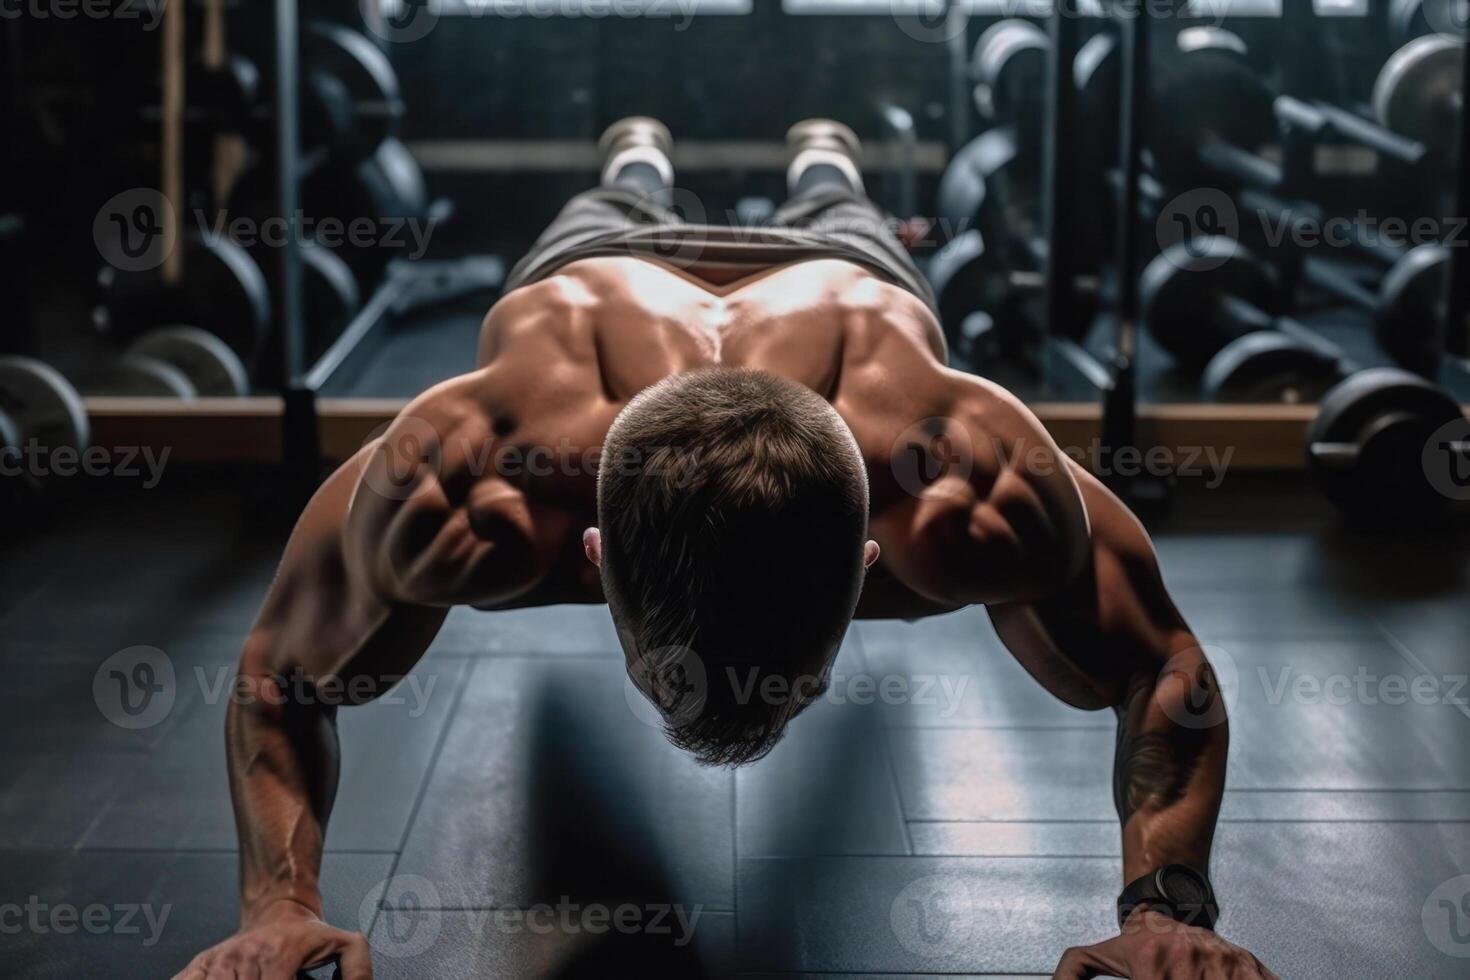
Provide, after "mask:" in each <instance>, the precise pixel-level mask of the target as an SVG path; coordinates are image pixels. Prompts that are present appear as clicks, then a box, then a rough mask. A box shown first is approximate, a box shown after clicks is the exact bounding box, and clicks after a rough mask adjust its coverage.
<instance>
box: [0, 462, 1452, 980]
mask: <svg viewBox="0 0 1470 980" xmlns="http://www.w3.org/2000/svg"><path fill="white" fill-rule="evenodd" d="M79 513H80V514H81V515H83V516H81V517H80V518H79V519H77V520H76V521H74V522H72V523H71V524H69V525H58V526H57V527H56V529H55V530H54V531H53V532H52V533H50V534H47V535H45V536H41V535H38V534H31V535H29V536H27V537H25V538H22V539H20V540H19V541H14V542H11V543H10V544H9V545H8V546H7V547H6V550H5V553H4V559H3V561H0V637H3V638H4V639H3V646H0V668H3V669H4V671H5V674H4V676H5V679H6V683H5V684H4V685H3V686H0V745H3V751H0V914H3V913H4V911H5V909H6V908H9V907H12V906H14V907H19V908H20V909H22V911H24V910H25V909H26V907H27V904H28V903H29V904H30V905H32V906H35V907H37V908H44V909H45V911H44V913H38V914H39V915H40V916H41V918H39V919H37V920H35V921H34V922H32V921H31V920H29V919H28V920H27V925H26V926H25V927H24V928H23V929H22V931H21V932H20V933H18V934H6V935H4V937H3V938H0V963H3V964H4V965H3V966H0V974H3V975H5V976H18V977H46V978H49V977H57V978H60V977H67V978H70V977H77V976H107V977H109V978H120V980H127V978H132V977H138V978H144V977H146V978H158V977H166V976H169V975H170V974H171V972H172V971H173V970H174V969H177V968H178V967H179V966H180V965H182V964H183V963H184V962H185V961H187V959H188V958H189V956H190V955H191V954H192V953H193V952H194V951H196V950H197V949H198V948H199V947H201V946H203V945H205V944H207V943H210V942H212V941H215V940H218V939H220V938H222V937H224V936H226V935H228V934H229V932H230V930H231V929H232V928H233V923H234V920H235V915H236V910H235V897H234V890H235V874H236V870H235V855H234V835H233V827H232V824H231V817H230V808H229V799H228V790H227V787H226V784H225V779H224V773H223V767H222V758H221V756H222V743H223V731H222V719H223V712H224V706H225V698H224V693H223V692H224V691H225V690H226V688H225V687H224V686H223V685H226V684H227V683H228V679H229V669H230V665H231V663H232V662H233V660H234V658H235V656H236V655H237V653H238V648H239V644H240V640H241V638H242V636H243V633H244V631H245V629H247V628H248V625H249V622H250V619H251V617H252V616H253V614H254V608H255V605H256V603H257V602H258V600H259V597H260V595H261V592H262V590H263V589H264V587H265V585H266V583H267V582H268V581H269V579H270V576H271V574H272V570H273V566H274V561H275V556H276V554H277V553H278V551H279V548H280V544H281V541H282V540H283V534H284V532H283V531H282V530H281V529H280V528H279V527H277V526H276V525H264V526H263V525H262V524H260V523H259V522H258V521H256V520H253V519H247V518H246V517H244V516H242V514H244V513H245V509H244V508H242V506H241V504H240V500H239V499H238V498H237V497H236V496H234V495H233V494H231V493H228V492H225V491H223V490H220V489H219V488H209V487H205V488H203V489H199V488H191V489H190V490H189V491H188V492H187V493H185V492H176V491H173V490H161V491H157V492H154V493H151V494H141V493H140V494H125V495H121V496H119V497H118V498H117V499H114V500H109V501H105V502H102V503H99V504H97V505H95V506H88V507H86V508H82V509H80V510H79ZM1156 523H1157V524H1158V526H1157V528H1156V533H1157V537H1158V545H1159V552H1160V556H1161V559H1162V561H1163V563H1164V567H1165V571H1166V575H1167V577H1168V578H1169V580H1170V582H1171V583H1172V584H1173V586H1174V588H1175V591H1176V593H1177V596H1178V599H1179V604H1180V606H1181V608H1182V609H1183V610H1184V611H1185V612H1186V614H1187V615H1188V616H1189V618H1190V619H1191V621H1192V622H1193V623H1194V624H1195V625H1196V628H1197V630H1198V631H1199V633H1200V635H1201V637H1202V639H1203V640H1204V641H1205V642H1206V643H1208V644H1209V648H1210V650H1211V651H1212V653H1213V655H1214V658H1215V660H1216V662H1217V664H1219V665H1222V666H1221V674H1222V677H1224V678H1225V679H1226V680H1227V688H1228V690H1229V692H1230V697H1231V699H1232V702H1233V708H1234V711H1233V722H1232V732H1233V749H1232V755H1231V765H1230V773H1229V788H1228V791H1227V794H1226V798H1225V802H1224V806H1223V809H1222V822H1221V826H1220V831H1219V834H1218V837H1217V845H1216V852H1215V858H1214V874H1215V876H1216V878H1217V882H1218V885H1219V889H1220V891H1221V893H1222V898H1223V900H1224V904H1225V908H1226V912H1225V918H1224V920H1223V922H1222V930H1223V931H1224V932H1225V934H1226V935H1228V936H1229V937H1231V938H1233V939H1235V940H1236V941H1238V942H1240V943H1242V944H1244V945H1246V946H1248V947H1249V948H1251V949H1252V950H1254V951H1255V952H1257V953H1258V954H1260V955H1261V957H1262V958H1263V959H1264V960H1265V961H1266V962H1267V963H1268V964H1270V965H1272V966H1273V967H1274V968H1275V969H1276V970H1277V972H1279V973H1280V974H1281V975H1282V976H1283V977H1286V978H1289V980H1297V978H1322V980H1328V978H1333V980H1335V978H1339V977H1353V978H1382V977H1391V976H1404V977H1414V978H1416V980H1430V978H1450V977H1458V976H1463V975H1464V965H1465V963H1466V962H1467V960H1465V959H1462V958H1458V957H1456V956H1451V955H1449V954H1450V953H1458V954H1460V955H1461V956H1463V955H1465V954H1470V942H1458V943H1457V942H1456V937H1457V936H1459V935H1464V930H1465V928H1466V927H1467V926H1470V916H1466V915H1464V914H1463V910H1464V909H1465V908H1466V907H1467V906H1465V905H1463V904H1459V903H1461V900H1462V897H1463V895H1464V894H1465V892H1466V891H1467V890H1470V884H1467V883H1470V878H1466V879H1461V878H1460V876H1462V875H1467V874H1470V761H1467V755H1466V753H1465V751H1464V746H1465V745H1466V742H1467V738H1466V736H1467V735H1470V705H1467V702H1470V689H1467V688H1466V687H1465V686H1462V685H1463V681H1461V680H1458V679H1457V678H1458V677H1459V676H1460V675H1463V674H1465V673H1466V672H1467V669H1470V666H1467V665H1470V651H1467V647H1466V640H1465V638H1466V637H1467V636H1470V604H1467V603H1466V602H1465V601H1464V600H1465V598H1466V595H1467V592H1470V558H1467V555H1470V549H1467V548H1465V547H1464V540H1463V539H1459V538H1451V539H1445V538H1436V539H1433V540H1418V541H1413V540H1398V539H1393V538H1387V537H1382V536H1377V537H1360V536H1355V535H1351V534H1347V533H1344V532H1340V531H1335V530H1332V529H1331V527H1330V525H1329V524H1328V523H1327V522H1326V521H1325V519H1324V517H1323V513H1322V509H1321V507H1320V506H1319V505H1318V504H1317V503H1316V502H1315V500H1314V499H1313V498H1310V497H1304V496H1302V495H1299V494H1295V493H1290V492H1285V493H1282V492H1279V491H1277V490H1271V491H1270V492H1263V491H1261V490H1260V489H1259V488H1258V489H1255V490H1252V491H1250V492H1239V493H1231V492H1218V493H1215V494H1199V495H1197V496H1194V497H1192V498H1187V499H1184V500H1182V501H1181V502H1180V505H1179V508H1178V510H1177V512H1176V514H1175V515H1174V516H1173V517H1171V518H1170V519H1168V520H1167V521H1163V522H1156ZM139 646H144V647H153V648H156V650H157V651H158V652H159V653H158V656H160V657H163V658H165V661H166V663H167V665H168V667H169V669H171V670H172V672H173V683H172V685H171V687H170V694H171V697H172V702H171V705H170V706H169V709H168V710H167V711H165V712H161V713H160V714H159V717H157V718H152V719H150V721H151V722H152V723H151V724H148V725H146V726H145V727H128V724H127V723H126V720H124V724H117V723H115V721H117V718H116V717H115V714H114V713H112V712H108V713H104V711H103V710H101V709H100V708H99V704H106V703H108V701H107V698H106V685H107V683H108V679H107V672H106V671H105V670H99V668H101V666H102V665H103V663H104V661H108V659H109V658H110V657H113V656H114V655H116V654H118V653H119V651H123V650H128V649H131V648H134V647H139ZM99 675H100V677H101V679H100V680H99ZM94 683H95V684H101V685H102V688H101V690H102V692H103V693H102V695H101V700H100V701H99V695H98V694H97V693H96V690H94ZM1400 684H1402V685H1404V689H1403V690H1401V689H1400V688H1399V687H1398V685H1400ZM394 693H395V695H396V696H395V697H393V698H392V699H391V700H388V701H385V702H383V703H378V704H375V705H373V706H371V707H368V708H362V709H352V710H348V711H344V712H342V717H341V728H342V741H343V749H344V771H343V780H342V789H341V793H340V796H339V799H338V804H337V813H336V817H335V818H334V821H333V824H332V827H331V831H330V834H329V836H328V851H329V855H328V859H327V865H326V872H325V881H326V887H327V907H328V914H329V917H330V918H331V919H332V921H334V922H336V923H337V924H339V925H342V926H344V927H347V928H352V929H361V930H367V931H369V932H370V934H371V938H372V941H373V944H374V947H375V949H376V950H377V953H376V966H377V975H378V976H380V977H387V978H400V977H402V978H408V977H413V978H427V977H433V978H471V977H476V978H478V977H516V978H522V977H526V978H534V977H553V976H555V977H571V976H599V977H604V976H615V975H616V976H622V975H628V976H634V975H654V974H655V973H658V972H660V971H662V972H663V973H665V974H675V975H681V976H689V977H695V976H700V975H718V974H722V973H727V972H739V973H742V974H743V975H748V976H783V977H799V976H814V977H815V976H823V977H830V976H833V975H842V974H855V975H858V974H860V975H863V976H866V977H869V978H874V977H880V978H881V977H888V978H898V977H906V978H909V980H917V978H921V977H926V976H931V977H937V976H941V975H942V976H947V977H948V976H981V975H983V976H986V977H990V978H992V980H993V978H996V977H1005V976H1013V977H1018V976H1045V975H1049V974H1050V972H1051V970H1052V968H1053V967H1054V966H1055V961H1056V958H1057V956H1058V955H1059V954H1060V952H1061V950H1062V949H1063V948H1064V947H1066V946H1068V945H1074V944H1078V943H1084V942H1089V941H1094V940H1097V939H1101V938H1104V937H1105V936H1106V935H1107V934H1108V932H1109V930H1110V928H1111V921H1112V920H1111V911H1110V910H1111V903H1112V899H1113V897H1114V895H1115V893H1116V891H1117V888H1118V886H1119V870H1118V853H1119V841H1118V829H1117V825H1116V821H1115V819H1114V817H1113V813H1112V804H1111V794H1110V790H1109V785H1110V784H1109V773H1110V766H1111V755H1112V748H1113V746H1112V742H1113V735H1112V719H1111V717H1110V716H1109V715H1107V714H1105V713H1088V712H1082V711H1077V710H1075V709H1072V708H1069V707H1067V706H1065V705H1062V704H1060V703H1059V702H1056V701H1054V700H1053V699H1051V698H1050V697H1049V696H1048V695H1046V694H1045V693H1044V692H1043V691H1041V690H1040V688H1038V687H1037V686H1036V685H1035V684H1034V682H1032V681H1031V680H1030V678H1029V677H1028V676H1027V675H1026V674H1025V672H1024V671H1023V670H1021V669H1020V668H1019V667H1018V666H1017V665H1016V664H1015V663H1014V662H1013V661H1012V660H1011V659H1010V657H1009V656H1008V655H1007V654H1006V653H1005V651H1004V650H1003V649H1002V648H1001V647H1000V645H999V643H998V641H997V640H996V637H995V635H994V632H993V630H992V629H991V628H990V626H989V623H988V620H987V619H986V617H985V615H984V613H983V612H982V611H978V610H971V611H963V612H959V613H955V614H952V615H949V616H944V617H939V618H936V619H933V620H929V621H925V622H922V623H918V624H905V623H889V622H884V623H862V624H859V625H858V626H857V627H856V628H855V629H854V630H853V631H852V632H851V634H850V636H849V639H848V642H847V644H846V646H845V647H844V650H843V653H842V656H841V657H840V658H839V661H838V664H837V668H836V671H835V672H834V677H833V684H832V687H831V690H830V691H829V694H828V696H827V698H826V701H825V702H824V703H822V704H819V705H818V706H816V707H815V708H813V709H812V710H811V711H810V712H808V714H807V715H806V716H804V717H803V718H802V719H801V720H800V721H799V722H798V723H797V724H796V725H795V726H794V727H793V730H792V732H791V734H790V736H789V737H788V738H787V740H786V741H785V742H784V743H783V744H782V745H780V746H779V747H778V748H777V750H776V751H775V752H774V753H773V754H772V755H771V756H770V757H769V758H768V759H767V760H765V761H764V762H763V763H762V764H761V765H758V766H756V767H753V768H750V769H745V770H742V771H740V772H739V773H735V774H732V773H728V772H724V771H719V770H708V769H700V768H699V767H697V766H694V765H693V764H692V763H690V762H689V761H688V760H687V759H686V758H685V757H683V756H682V755H680V754H679V753H678V752H676V751H675V750H673V749H672V748H671V747H669V746H668V745H667V744H666V743H665V742H664V740H663V739H662V737H661V735H660V733H659V732H658V730H657V729H656V728H654V727H651V726H649V725H648V724H646V723H645V719H644V718H643V717H642V716H641V715H640V714H639V713H638V712H636V711H634V710H630V707H629V704H630V702H629V701H628V699H627V695H628V691H627V686H626V682H625V679H624V677H623V674H622V670H621V661H620V657H619V654H618V652H617V649H616V639H615V637H614V635H613V632H612V629H611V624H610V622H609V620H608V618H607V615H606V612H605V610H603V609H600V608H596V607H560V608H555V609H549V610H531V611H526V612H520V613H513V614H500V615H485V614H475V613H471V612H467V611H456V612H455V613H453V614H452V615H451V616H450V619H449V621H448V623H447V624H446V626H445V629H444V631H443V632H442V634H441V636H440V638H439V640H438V641H437V643H436V644H435V646H434V648H433V650H432V651H431V653H430V656H429V657H428V658H427V659H426V660H425V662H424V663H423V664H422V665H421V666H420V668H419V669H418V670H417V671H415V673H414V674H413V675H411V677H410V679H409V681H407V682H405V683H404V685H403V686H401V687H400V688H398V689H397V690H396V691H395V692H394ZM634 703H635V704H636V703H637V702H636V701H635V702H634ZM1457 889H1458V890H1457ZM32 896H34V901H32ZM55 909H63V910H64V909H76V910H77V913H78V915H92V916H94V917H95V920H94V922H93V925H94V928H90V929H89V928H85V927H81V926H79V927H77V928H75V929H73V930H72V931H63V930H64V929H65V927H66V924H67V922H66V920H65V918H64V915H65V913H64V912H63V918H62V919H61V920H53V919H52V918H51V917H50V916H51V913H52V911H53V910H55ZM89 909H90V910H91V911H89ZM620 910H621V911H620ZM934 910H940V911H944V910H948V911H949V912H950V913H961V912H962V913H963V914H951V915H950V916H949V917H948V918H947V919H946V918H940V919H936V920H933V921H920V919H919V916H920V915H922V914H924V913H925V912H932V911H934ZM25 914H26V915H29V914H30V913H29V912H26V913H25ZM614 915H623V916H625V917H626V918H625V919H624V920H622V921H623V922H625V923H630V924H631V925H630V926H629V927H627V928H619V927H617V925H616V924H615V923H614V922H612V917H613V916H614ZM1451 915H1454V916H1458V918H1457V919H1455V920H1453V921H1452V920H1451V919H1450V918H1449V917H1450V916H1451ZM124 916H129V918H128V920H127V923H126V925H125V924H124V922H123V921H122V920H123V917H124ZM150 916H151V918H150ZM655 917H657V921H658V922H660V923H662V925H661V926H659V927H655V926H654V922H655ZM5 921H7V920H5V919H3V918H0V924H3V923H4V922H5ZM1452 925H1453V926H1457V927H1458V928H1459V929H1460V930H1461V932H1459V933H1456V932H1454V931H1452V930H1451V926H1452ZM58 926H59V927H58Z"/></svg>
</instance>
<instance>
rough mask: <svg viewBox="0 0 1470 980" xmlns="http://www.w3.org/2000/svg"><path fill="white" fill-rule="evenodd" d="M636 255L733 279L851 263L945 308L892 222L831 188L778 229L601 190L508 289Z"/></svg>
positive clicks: (580, 204) (795, 205)
mask: <svg viewBox="0 0 1470 980" xmlns="http://www.w3.org/2000/svg"><path fill="white" fill-rule="evenodd" d="M606 256H634V257H638V258H647V259H655V260H659V261H663V262H668V263H670V264H673V265H675V266H678V267H687V268H691V269H693V270H695V271H696V272H698V273H699V274H700V275H702V276H706V277H709V278H718V279H719V280H721V281H730V280H733V279H736V278H739V277H740V276H741V275H749V274H751V273H753V272H758V271H760V270H763V269H769V268H772V267H773V266H777V265H783V264H785V263H789V262H800V261H809V260H813V259H843V260H845V261H848V262H852V263H855V264H857V265H860V266H863V267H865V268H867V269H871V270H872V271H873V272H875V273H877V274H878V275H880V276H882V277H883V278H884V279H887V280H888V281H889V282H891V283H893V284H894V285H897V286H900V287H902V288H904V289H906V290H908V291H909V292H911V293H913V294H914V295H915V296H917V297H919V298H920V299H921V300H923V301H924V302H925V303H927V304H928V305H929V308H930V309H937V306H936V302H935V298H934V293H933V291H932V290H931V289H930V288H929V282H928V280H926V279H925V278H924V275H923V273H921V272H920V271H919V268H918V266H917V265H915V264H914V260H913V258H912V257H910V256H909V254H908V251H907V250H906V249H905V248H904V247H903V244H902V243H901V242H900V241H899V240H898V237H897V236H896V235H895V234H894V232H893V227H892V220H891V219H890V218H889V217H888V216H887V215H885V214H884V213H883V212H882V211H881V210H879V208H878V207H877V205H875V204H873V202H872V201H870V200H868V199H867V198H866V197H864V196H862V195H861V194H858V193H855V192H853V191H850V190H846V189H843V188H836V187H823V188H820V189H818V190H814V191H811V192H809V193H806V194H803V195H801V196H799V197H796V198H793V199H792V200H790V201H787V202H786V203H785V204H783V205H782V206H781V207H780V209H778V210H777V211H776V213H775V215H774V216H773V217H772V220H771V222H770V223H769V224H764V225H758V226H753V227H737V226H728V225H705V224H690V223H687V222H685V221H684V220H682V219H681V218H680V217H679V215H678V214H677V213H675V212H674V211H673V210H671V209H670V208H668V207H666V206H665V205H663V204H661V203H659V202H657V201H655V200H654V199H653V198H651V197H649V196H648V195H646V194H640V193H638V192H636V191H633V190H630V189H628V188H626V187H596V188H593V189H592V190H589V191H583V192H582V193H581V194H578V195H577V196H576V197H574V198H572V199H571V200H570V201H568V202H567V205H566V207H564V208H562V210H561V213H560V214H558V215H557V216H556V218H555V220H553V221H552V223H551V225H550V226H549V227H548V228H547V229H546V231H544V232H543V233H542V234H541V237H540V238H538V239H537V240H536V244H534V245H532V246H531V249H530V251H529V252H527V253H526V255H525V257H524V258H522V259H521V261H520V262H518V263H516V266H515V268H514V269H512V270H511V273H510V277H509V278H508V279H507V280H506V285H505V289H506V291H507V292H509V291H510V290H512V289H516V288H518V287H520V286H525V285H527V284H529V283H533V282H537V281H539V280H541V279H544V278H546V277H547V276H550V275H552V274H553V273H555V272H556V270H558V269H560V268H561V267H562V266H565V265H567V264H568V263H571V262H576V261H578V260H579V259H587V258H595V257H606Z"/></svg>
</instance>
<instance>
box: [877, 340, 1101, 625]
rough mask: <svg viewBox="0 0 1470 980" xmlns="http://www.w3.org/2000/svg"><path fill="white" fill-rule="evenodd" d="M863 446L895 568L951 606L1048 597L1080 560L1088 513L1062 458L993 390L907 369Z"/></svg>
mask: <svg viewBox="0 0 1470 980" xmlns="http://www.w3.org/2000/svg"><path fill="white" fill-rule="evenodd" d="M900 389H901V390H905V391H906V394H904V395H903V396H902V399H901V403H900V405H899V406H897V407H896V408H895V414H894V415H893V416H892V418H890V419H888V420H887V422H886V424H885V425H884V426H883V427H882V428H883V429H885V430H886V432H885V435H886V437H887V438H888V440H889V441H888V444H887V447H886V450H882V449H881V446H880V447H879V448H880V452H873V451H872V450H869V451H868V452H869V461H870V467H871V472H872V475H873V484H874V494H873V496H874V508H875V513H874V525H875V528H877V529H878V532H879V533H881V534H882V535H883V536H884V537H886V538H887V540H886V541H885V540H884V537H880V538H879V543H880V544H882V545H883V547H884V551H885V553H889V552H892V556H893V557H892V561H893V566H894V569H895V571H896V572H897V573H898V574H899V576H900V577H901V578H903V579H904V580H905V581H907V582H908V583H909V584H910V585H911V587H913V588H914V589H915V590H916V591H918V592H920V593H921V594H924V595H926V596H929V597H930V598H933V599H936V600H938V601H943V602H948V603H967V602H983V603H993V602H1011V601H1018V600H1021V599H1028V598H1036V597H1040V596H1044V595H1048V594H1051V593H1053V592H1055V591H1057V590H1058V589H1060V588H1062V587H1064V586H1065V585H1066V584H1067V583H1068V582H1069V581H1071V580H1072V579H1073V578H1074V577H1075V576H1076V575H1077V573H1078V572H1079V570H1080V569H1081V568H1082V567H1083V565H1084V563H1085V561H1086V557H1087V553H1088V547H1089V544H1088V542H1089V540H1090V532H1089V528H1088V523H1087V512H1086V509H1085V507H1084V505H1083V502H1082V497H1081V494H1080V492H1079V490H1078V487H1077V484H1076V481H1075V479H1074V477H1073V475H1072V472H1071V467H1070V461H1069V460H1068V459H1067V457H1066V456H1065V454H1064V453H1063V452H1062V451H1061V449H1060V448H1058V446H1057V445H1056V443H1055V441H1053V439H1052V438H1051V436H1050V435H1049V434H1048V433H1047V432H1046V430H1045V428H1044V427H1043V426H1042V424H1041V422H1040V421H1039V420H1038V419H1037V418H1036V416H1035V415H1034V414H1033V413H1032V412H1031V411H1030V410H1029V409H1027V408H1026V406H1025V405H1024V404H1022V403H1021V401H1020V400H1019V399H1017V398H1016V397H1015V396H1013V395H1012V394H1010V393H1009V392H1007V391H1006V390H1005V389H1003V388H1001V387H1000V386H998V385H995V384H992V383H990V382H988V381H985V380H983V379H980V378H975V377H972V376H970V375H965V374H961V373H959V372H955V371H950V370H948V369H946V368H938V367H936V368H935V369H933V370H932V371H931V372H930V373H929V374H928V375H922V376H921V375H915V376H914V377H912V378H911V379H909V381H908V383H906V384H903V385H900Z"/></svg>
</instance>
